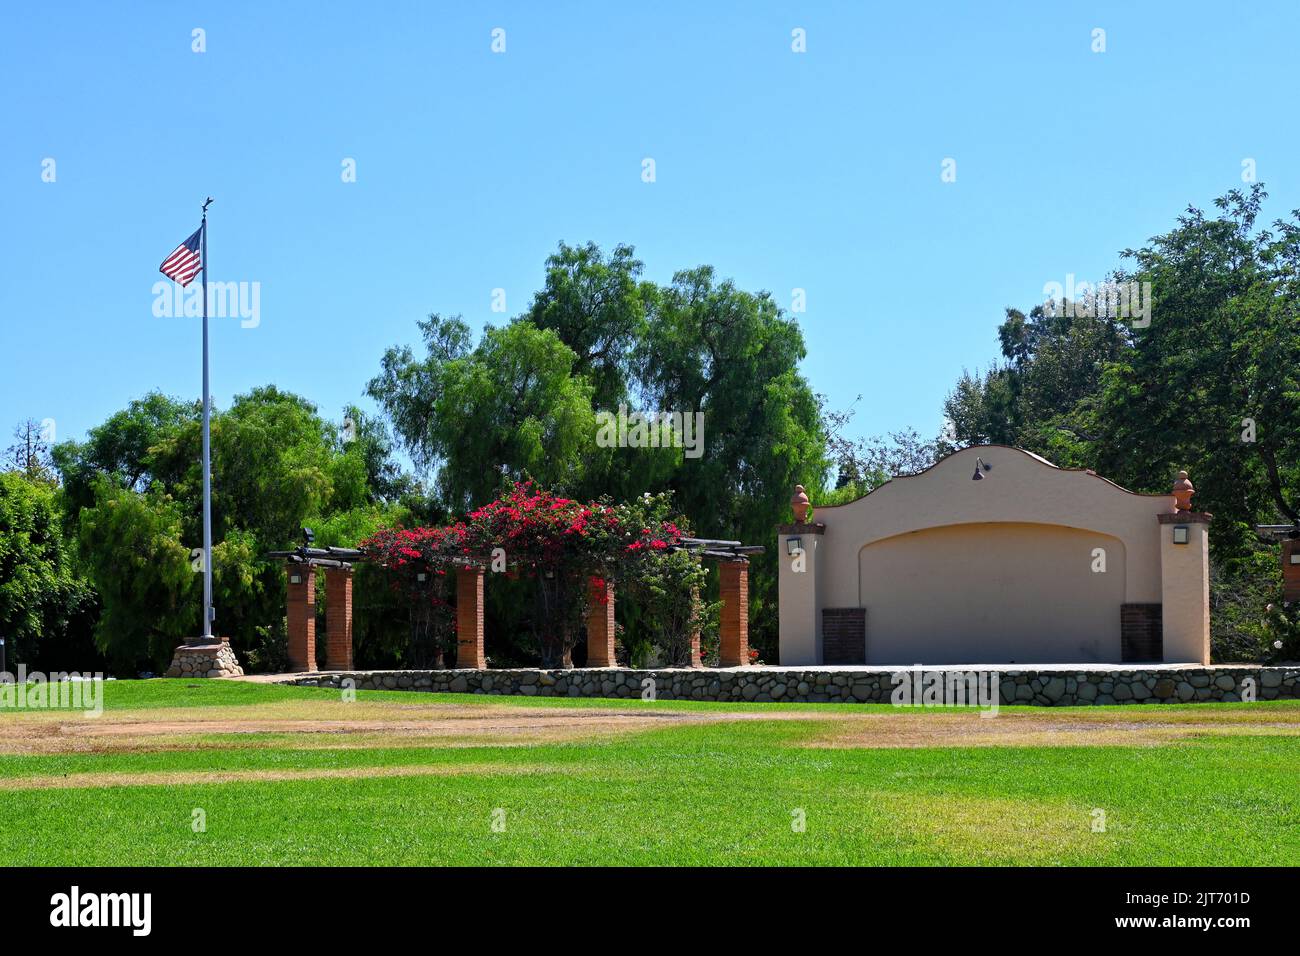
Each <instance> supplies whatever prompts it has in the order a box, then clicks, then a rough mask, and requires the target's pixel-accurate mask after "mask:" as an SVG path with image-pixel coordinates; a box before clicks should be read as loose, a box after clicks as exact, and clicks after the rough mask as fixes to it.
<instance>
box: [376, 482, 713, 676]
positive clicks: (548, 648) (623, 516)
mask: <svg viewBox="0 0 1300 956" xmlns="http://www.w3.org/2000/svg"><path fill="white" fill-rule="evenodd" d="M688 536H689V533H688V530H687V529H686V526H685V522H684V521H683V520H682V519H680V518H677V519H674V518H673V517H672V516H671V498H670V496H669V495H667V494H660V495H649V494H646V495H643V496H642V497H640V498H637V499H634V500H632V501H629V502H619V503H615V502H613V501H610V500H608V499H601V500H599V501H588V502H582V501H577V500H575V499H572V498H565V497H563V496H560V495H556V494H554V493H552V492H550V491H547V490H544V489H541V488H538V487H537V486H536V485H534V484H533V483H532V482H520V483H517V484H515V485H514V487H513V488H511V489H510V490H508V491H506V492H503V493H502V494H501V495H499V496H498V497H497V498H496V499H494V500H493V501H490V502H488V503H487V504H485V505H482V506H481V507H478V508H476V509H474V510H473V511H471V512H470V513H469V514H468V515H467V516H466V517H465V520H464V521H459V522H456V523H454V524H450V525H447V526H445V527H438V528H413V529H404V528H387V529H384V530H381V531H379V532H378V533H376V534H375V535H373V536H371V537H370V538H369V539H367V540H366V541H365V542H363V544H362V547H363V548H364V549H365V551H366V552H367V555H368V556H369V557H370V559H371V560H374V561H377V562H379V563H380V564H382V565H384V566H385V567H387V568H388V569H389V570H390V571H391V572H392V574H393V577H394V579H395V580H396V581H398V582H401V585H400V586H404V587H406V588H407V590H408V591H409V592H410V593H411V595H412V599H413V600H415V601H421V600H424V599H425V595H426V593H430V592H432V591H433V590H435V589H428V588H419V587H412V585H411V582H413V581H416V582H418V583H421V584H424V583H427V582H428V581H429V579H430V576H431V575H437V574H442V575H446V573H447V571H448V570H449V569H451V568H454V567H456V566H469V565H476V566H480V567H483V568H486V569H488V570H489V571H491V572H496V573H507V574H523V575H527V576H528V577H531V578H535V579H536V580H537V590H536V595H537V602H538V604H537V613H536V614H535V615H534V627H535V631H536V637H537V641H538V645H539V647H540V649H541V656H542V663H543V666H549V667H555V666H568V665H569V664H570V663H571V661H570V658H569V652H570V650H571V648H572V647H573V645H574V644H575V643H576V642H577V640H578V636H579V633H580V631H581V626H582V620H583V617H584V615H585V612H586V609H587V608H586V604H587V601H588V599H589V597H588V595H589V589H588V587H587V586H586V583H587V581H588V580H590V579H591V578H600V579H603V580H606V581H609V582H611V583H613V584H615V585H616V586H617V585H618V584H619V583H620V582H624V581H626V582H629V583H633V584H635V583H636V582H639V581H644V580H657V581H661V580H663V579H664V578H665V577H667V578H669V579H671V580H673V581H675V582H676V583H677V584H678V585H679V587H678V588H677V589H676V590H684V591H685V594H686V596H685V598H684V600H686V601H687V602H688V603H689V604H690V605H691V606H692V607H694V605H695V604H698V599H696V598H693V597H692V596H691V592H692V586H695V588H696V589H698V575H696V574H693V573H692V572H691V570H690V569H691V568H697V567H698V565H697V564H695V563H693V562H686V563H683V562H681V561H670V560H669V559H668V556H669V555H671V554H673V553H674V552H675V549H677V548H679V546H680V545H681V543H682V539H683V538H684V537H688ZM683 575H685V576H684V577H683ZM421 576H423V578H421ZM677 578H682V580H680V581H677ZM633 590H635V588H634V589H633ZM435 600H436V599H435ZM692 617H693V613H688V614H686V619H687V621H686V626H687V627H689V626H691V623H692V620H691V619H692Z"/></svg>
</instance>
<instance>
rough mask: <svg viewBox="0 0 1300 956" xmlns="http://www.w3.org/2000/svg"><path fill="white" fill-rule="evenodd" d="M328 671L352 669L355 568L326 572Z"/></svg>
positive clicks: (332, 569)
mask: <svg viewBox="0 0 1300 956" xmlns="http://www.w3.org/2000/svg"><path fill="white" fill-rule="evenodd" d="M325 669H326V670H327V671H350V670H352V569H351V568H326V569H325Z"/></svg>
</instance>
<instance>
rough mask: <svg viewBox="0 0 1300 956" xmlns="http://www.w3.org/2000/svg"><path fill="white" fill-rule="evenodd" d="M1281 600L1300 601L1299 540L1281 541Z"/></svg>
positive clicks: (1287, 539) (1288, 539)
mask: <svg viewBox="0 0 1300 956" xmlns="http://www.w3.org/2000/svg"><path fill="white" fill-rule="evenodd" d="M1282 600H1284V601H1300V538H1286V539H1284V540H1283V541H1282Z"/></svg>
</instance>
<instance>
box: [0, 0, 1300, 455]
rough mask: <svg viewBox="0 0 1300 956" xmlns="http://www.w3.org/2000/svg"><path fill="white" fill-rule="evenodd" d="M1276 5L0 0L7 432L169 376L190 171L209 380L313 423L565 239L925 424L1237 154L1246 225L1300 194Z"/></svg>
mask: <svg viewBox="0 0 1300 956" xmlns="http://www.w3.org/2000/svg"><path fill="white" fill-rule="evenodd" d="M196 28H201V29H203V30H204V31H205V40H206V52H203V53H195V52H193V50H192V45H193V43H194V40H193V38H192V31H193V30H194V29H196ZM495 28H500V29H503V30H504V31H505V52H504V53H494V52H493V51H492V31H493V30H494V29H495ZM796 28H801V29H803V30H805V31H806V48H807V50H806V52H804V53H795V52H793V51H792V49H791V46H792V35H791V34H792V30H795V29H796ZM1096 28H1101V29H1104V30H1105V52H1102V53H1095V52H1093V49H1092V48H1093V46H1094V44H1095V41H1094V37H1093V31H1094V29H1096ZM1298 28H1300V4H1296V3H1294V2H1290V0H1288V2H1252V3H1226V4H1225V3H1199V2H1177V3H1154V2H1143V3H1132V2H1121V3H1103V2H1087V3H1058V2H1051V3H1048V2H1038V3H1012V4H992V3H914V4H907V3H890V4H865V3H828V2H817V3H804V4H795V3H752V2H746V3H738V2H737V3H711V2H700V0H695V2H690V3H676V2H655V3H646V4H635V5H633V4H623V3H608V2H606V3H598V2H588V3H562V2H547V3H522V2H521V3H513V4H469V3H465V4H458V5H452V4H440V3H389V2H377V3H369V4H367V3H356V2H348V3H310V4H309V3H288V2H276V3H261V2H258V3H253V2H229V3H225V2H223V3H186V4H179V3H174V2H167V3H162V2H135V3H125V4H112V5H110V4H101V3H89V2H86V3H59V2H54V3H48V4H45V3H43V4H30V3H28V4H18V3H6V4H4V6H3V12H2V13H0V143H2V144H3V145H2V147H0V263H3V280H2V281H0V429H3V430H4V432H5V433H6V434H3V435H0V444H2V443H7V441H5V440H7V438H8V435H7V432H8V430H9V429H10V428H11V427H12V425H13V424H14V423H16V422H17V421H18V420H19V419H25V418H28V417H32V418H36V419H38V420H39V419H45V418H51V419H53V420H54V421H55V422H56V424H57V430H58V434H57V437H58V438H59V439H65V438H74V437H80V436H81V435H82V434H84V432H85V430H86V429H87V428H89V427H91V426H92V425H95V424H97V423H99V422H100V421H102V420H103V419H104V418H105V417H106V416H108V415H109V414H111V413H112V412H113V411H115V410H117V409H119V408H121V407H123V406H124V405H125V403H126V402H127V401H128V400H130V399H131V398H133V397H138V396H140V395H142V394H144V393H145V392H147V391H148V390H150V389H153V388H161V389H162V390H164V391H165V392H168V393H171V394H175V395H180V396H194V397H197V396H198V393H199V391H200V385H199V371H200V361H199V324H198V321H197V320H196V319H185V318H159V317H156V316H155V315H154V294H153V287H154V283H155V282H157V281H158V280H159V279H160V278H161V277H160V276H159V275H158V273H157V268H158V264H159V263H160V262H161V261H162V259H163V257H164V256H165V255H166V254H167V253H168V252H170V251H171V250H172V249H173V248H174V247H175V246H176V245H177V244H178V243H179V242H180V241H181V240H182V239H184V238H185V237H186V236H188V235H189V234H190V233H191V232H192V231H193V230H194V229H195V228H196V227H197V226H198V218H199V204H200V202H201V201H202V199H203V198H204V197H205V196H207V195H212V196H214V197H215V199H216V202H215V204H214V205H213V207H212V210H211V229H210V252H209V254H210V257H211V263H212V270H213V271H212V278H213V279H222V280H227V281H247V282H258V283H260V288H261V299H260V324H259V325H258V326H257V327H256V328H242V327H241V326H240V322H239V320H237V319H224V320H220V321H214V327H213V372H212V374H213V394H214V396H215V398H216V401H217V403H218V405H219V406H227V405H228V404H229V402H230V399H231V397H232V396H233V395H234V394H236V393H239V392H242V391H247V390H248V389H250V388H251V387H253V386H256V385H259V384H265V383H268V382H274V383H276V384H278V385H280V386H282V387H285V388H288V389H291V390H294V391H297V392H300V393H302V394H304V395H306V396H308V397H309V398H311V399H312V400H314V401H316V402H317V403H318V404H319V406H320V408H321V410H322V412H324V413H325V414H328V415H330V416H331V417H336V418H337V417H339V416H340V415H341V410H342V408H343V406H344V404H345V403H348V402H351V401H357V400H358V399H360V398H361V393H362V390H363V388H364V386H365V383H366V381H367V380H368V379H369V378H370V377H371V376H372V375H374V374H375V372H376V370H377V368H378V363H379V358H380V355H381V354H382V352H383V350H384V349H385V348H386V347H387V346H389V345H393V344H396V343H400V342H411V343H414V342H416V341H417V335H416V326H415V322H416V320H417V319H419V318H421V317H423V316H424V315H425V314H427V313H429V312H434V311H436V312H442V313H449V314H455V313H463V314H464V316H465V318H466V320H467V321H468V322H469V323H470V324H471V326H473V327H475V328H479V327H481V326H483V325H484V324H485V323H489V322H493V323H500V322H503V321H505V320H506V319H507V318H508V317H509V316H512V315H515V314H517V313H518V312H520V311H522V310H523V309H524V308H525V306H526V305H527V303H528V300H529V298H530V297H531V294H532V292H533V291H534V290H535V289H537V288H538V287H539V285H540V284H541V279H542V271H543V263H544V260H545V258H546V256H547V254H549V253H550V252H551V251H553V250H554V249H555V247H556V244H557V243H558V242H559V241H560V240H565V241H568V242H570V243H579V242H585V241H587V240H594V241H596V242H597V243H599V244H601V245H602V246H604V247H606V248H609V247H611V246H613V245H614V244H615V243H618V242H626V243H630V244H632V245H634V246H635V247H636V250H637V253H638V255H639V256H640V258H642V259H643V261H644V262H645V264H646V272H647V275H648V276H649V277H650V278H653V279H656V280H661V281H667V280H668V279H669V278H670V277H671V275H672V273H673V272H674V271H675V270H677V269H681V268H685V267H689V266H695V265H698V264H701V263H710V264H712V265H714V266H715V267H716V268H717V270H718V271H719V273H720V275H722V276H730V277H732V278H734V279H735V280H736V282H737V283H738V284H739V285H740V286H741V287H744V288H749V289H767V290H770V291H771V292H772V293H773V294H774V295H775V296H776V298H777V300H778V301H779V302H781V303H782V304H783V305H785V306H786V307H788V306H789V305H790V303H791V294H792V293H791V290H793V289H795V288H802V289H805V290H806V297H807V311H806V312H805V313H803V314H801V315H799V316H798V318H799V319H800V321H801V324H802V326H803V329H804V334H805V337H806V339H807V343H808V351H809V354H808V358H807V360H806V361H805V363H804V371H805V373H806V374H807V376H808V377H809V379H810V380H811V382H812V384H813V387H814V388H815V389H816V390H817V391H820V392H825V393H827V394H828V395H829V396H830V398H831V400H832V404H834V405H836V406H844V405H847V404H848V403H849V402H850V401H852V399H853V398H854V396H856V395H858V394H859V393H860V394H861V395H862V396H863V398H862V401H861V402H860V403H859V406H858V407H859V414H858V417H857V420H856V430H858V431H860V432H862V433H864V434H872V433H879V432H883V431H886V430H892V429H897V428H900V427H903V426H906V425H914V426H915V427H917V428H918V429H919V430H920V431H921V432H922V433H923V434H925V435H933V434H935V433H936V432H937V431H938V429H939V427H940V425H941V422H942V418H941V403H942V400H943V397H944V395H945V393H946V392H947V390H948V389H949V388H950V387H951V385H952V383H953V381H954V380H955V379H956V377H957V376H958V375H959V374H960V373H961V371H962V369H963V367H968V368H972V369H973V368H974V367H976V366H984V365H987V364H988V362H989V361H990V360H992V359H993V358H994V357H996V355H997V340H996V333H995V330H996V327H997V325H998V323H999V322H1000V321H1001V319H1002V313H1003V309H1004V308H1005V307H1006V306H1008V305H1016V306H1020V307H1024V308H1028V307H1029V306H1030V305H1032V304H1033V303H1034V302H1037V301H1040V300H1041V299H1042V289H1043V285H1044V283H1047V282H1050V281H1059V282H1064V280H1065V277H1066V275H1067V274H1068V273H1074V274H1075V275H1076V276H1078V277H1079V278H1081V279H1083V278H1087V279H1102V278H1104V276H1105V273H1106V272H1107V271H1109V270H1110V269H1111V268H1113V267H1114V266H1115V265H1116V264H1117V263H1118V262H1119V260H1118V256H1117V253H1118V251H1119V250H1120V249H1122V248H1125V247H1127V246H1134V245H1138V244H1140V243H1141V242H1142V241H1143V240H1145V239H1146V238H1147V237H1149V236H1150V235H1152V234H1154V233H1156V232H1158V231H1164V230H1165V229H1167V228H1169V227H1170V225H1171V224H1172V223H1173V221H1174V218H1175V216H1176V215H1177V214H1178V213H1179V212H1180V211H1181V210H1182V209H1183V208H1184V207H1185V206H1186V205H1187V204H1188V203H1196V204H1198V205H1202V206H1204V207H1208V206H1209V205H1210V203H1211V201H1212V199H1213V198H1214V197H1215V196H1217V195H1219V194H1221V193H1223V192H1225V191H1227V190H1228V189H1230V188H1233V187H1240V186H1242V162H1243V160H1245V159H1253V160H1254V161H1255V168H1256V170H1257V176H1258V178H1259V179H1260V180H1262V181H1264V182H1265V183H1267V185H1268V188H1269V192H1270V193H1271V197H1272V198H1271V199H1270V201H1269V205H1268V207H1267V209H1266V212H1267V213H1268V214H1269V216H1270V218H1271V217H1272V216H1276V215H1279V214H1281V213H1282V212H1284V211H1285V210H1288V209H1291V208H1293V207H1296V206H1300V183H1298V174H1300V169H1298V168H1297V162H1298V160H1297V157H1300V125H1298V124H1297V122H1296V116H1297V108H1296V95H1297V80H1296V74H1295V65H1296V50H1297V49H1298V48H1300V30H1298ZM647 157H649V158H652V159H654V161H655V174H656V181H655V182H653V183H646V182H643V181H642V162H643V160H644V159H645V158H647ZM949 158H950V159H953V160H955V161H956V181H955V182H943V181H942V177H941V173H942V171H943V165H942V164H943V162H944V160H945V159H949ZM48 159H53V160H54V166H53V171H54V181H53V182H46V181H43V174H45V173H46V171H47V169H48V168H49V167H48V164H47V163H46V162H45V161H46V160H48ZM346 159H352V160H354V161H355V164H356V182H352V183H345V182H343V181H342V168H343V163H344V161H345V160H346ZM45 178H48V176H46V177H45ZM497 288H501V289H504V290H505V293H506V305H507V313H506V314H505V315H502V314H499V313H494V312H493V311H492V308H491V306H492V294H493V290H494V289H497ZM363 405H369V403H368V402H363Z"/></svg>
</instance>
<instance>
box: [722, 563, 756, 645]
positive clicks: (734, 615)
mask: <svg viewBox="0 0 1300 956" xmlns="http://www.w3.org/2000/svg"><path fill="white" fill-rule="evenodd" d="M718 572H719V574H720V575H721V582H720V583H721V588H720V590H721V592H722V627H721V631H722V647H721V649H720V652H719V655H718V664H719V665H720V666H722V667H740V666H743V665H745V664H748V663H749V562H748V561H723V562H722V563H720V564H719V565H718Z"/></svg>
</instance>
